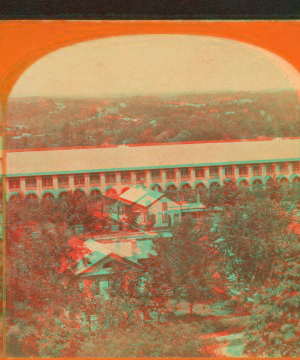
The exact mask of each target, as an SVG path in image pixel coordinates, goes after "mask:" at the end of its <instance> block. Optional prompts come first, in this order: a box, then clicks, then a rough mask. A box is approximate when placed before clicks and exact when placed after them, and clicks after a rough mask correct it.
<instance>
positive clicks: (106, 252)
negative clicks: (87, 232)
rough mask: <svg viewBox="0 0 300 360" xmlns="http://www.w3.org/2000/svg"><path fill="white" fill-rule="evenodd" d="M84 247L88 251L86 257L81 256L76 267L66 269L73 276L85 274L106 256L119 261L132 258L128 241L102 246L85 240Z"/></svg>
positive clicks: (130, 245)
mask: <svg viewBox="0 0 300 360" xmlns="http://www.w3.org/2000/svg"><path fill="white" fill-rule="evenodd" d="M84 246H85V248H86V249H87V251H88V255H86V256H84V255H83V256H82V258H81V260H79V261H78V262H77V264H76V265H74V266H71V267H69V268H68V269H67V270H68V272H70V273H72V274H74V275H79V274H81V273H83V272H85V271H86V270H88V269H90V268H91V267H92V266H94V265H95V264H97V263H98V262H100V261H101V260H104V259H105V258H107V257H108V256H110V257H113V258H117V259H118V260H119V261H122V259H123V258H127V257H130V256H132V244H131V242H129V241H127V242H126V241H125V242H123V241H122V242H119V243H117V242H111V243H106V244H105V245H104V244H101V243H100V242H97V241H94V240H87V241H86V242H85V243H84Z"/></svg>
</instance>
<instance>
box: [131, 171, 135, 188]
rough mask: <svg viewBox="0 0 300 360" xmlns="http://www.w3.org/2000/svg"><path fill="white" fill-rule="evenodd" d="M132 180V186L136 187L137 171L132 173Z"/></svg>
mask: <svg viewBox="0 0 300 360" xmlns="http://www.w3.org/2000/svg"><path fill="white" fill-rule="evenodd" d="M130 178H131V184H132V186H134V185H136V179H135V171H130Z"/></svg>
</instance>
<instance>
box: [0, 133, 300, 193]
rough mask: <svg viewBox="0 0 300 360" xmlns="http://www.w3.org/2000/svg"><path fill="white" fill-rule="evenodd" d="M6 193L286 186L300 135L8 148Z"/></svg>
mask: <svg viewBox="0 0 300 360" xmlns="http://www.w3.org/2000/svg"><path fill="white" fill-rule="evenodd" d="M6 174H7V180H6V185H5V186H6V188H5V190H6V197H7V200H8V199H10V198H11V197H12V196H15V195H23V196H26V197H31V198H34V197H37V198H43V197H48V198H49V197H61V196H64V195H65V194H67V193H69V192H70V191H75V190H76V189H80V190H81V191H83V192H84V193H85V194H87V195H89V196H95V197H97V196H99V195H100V194H104V193H110V194H120V193H122V192H123V191H125V190H126V189H128V188H129V187H130V186H133V185H136V184H143V186H144V187H145V188H147V189H154V190H158V191H163V192H164V191H168V190H175V189H177V190H180V191H183V192H184V191H188V190H191V189H193V190H200V189H201V188H207V189H211V188H212V187H215V186H221V185H222V184H223V183H224V181H226V180H235V182H236V184H237V185H238V186H248V187H249V188H252V187H253V186H256V185H259V184H260V185H261V186H264V187H267V186H268V184H270V183H271V182H272V181H277V182H279V183H280V184H283V185H285V186H286V187H291V186H298V185H299V182H300V139H299V138H280V139H273V140H243V141H214V142H195V143H169V144H168V143H167V144H153V145H152V144H150V145H126V146H124V145H121V146H114V147H108V148H103V147H89V148H66V149H41V150H26V151H25V150H16V151H9V152H7V161H6Z"/></svg>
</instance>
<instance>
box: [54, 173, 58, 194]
mask: <svg viewBox="0 0 300 360" xmlns="http://www.w3.org/2000/svg"><path fill="white" fill-rule="evenodd" d="M53 189H54V190H55V191H56V190H57V189H58V182H57V175H53Z"/></svg>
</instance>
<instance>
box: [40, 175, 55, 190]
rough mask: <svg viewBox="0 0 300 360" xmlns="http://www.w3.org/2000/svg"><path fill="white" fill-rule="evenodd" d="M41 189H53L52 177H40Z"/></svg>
mask: <svg viewBox="0 0 300 360" xmlns="http://www.w3.org/2000/svg"><path fill="white" fill-rule="evenodd" d="M42 187H43V188H52V187H53V178H52V176H42Z"/></svg>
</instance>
